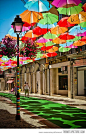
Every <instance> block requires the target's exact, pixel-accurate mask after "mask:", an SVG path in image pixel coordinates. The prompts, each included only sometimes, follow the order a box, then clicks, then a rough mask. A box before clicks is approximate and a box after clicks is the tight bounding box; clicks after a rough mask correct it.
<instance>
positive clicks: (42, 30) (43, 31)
mask: <svg viewBox="0 0 86 135" xmlns="http://www.w3.org/2000/svg"><path fill="white" fill-rule="evenodd" d="M32 31H33V34H36V35H44V34H46V33H47V32H48V31H50V29H47V28H40V27H39V26H37V27H35V28H34V29H33V30H32Z"/></svg>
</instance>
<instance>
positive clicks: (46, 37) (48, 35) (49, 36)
mask: <svg viewBox="0 0 86 135" xmlns="http://www.w3.org/2000/svg"><path fill="white" fill-rule="evenodd" d="M56 37H57V35H55V34H51V33H50V32H48V33H46V34H45V35H44V36H43V38H45V39H54V38H56Z"/></svg>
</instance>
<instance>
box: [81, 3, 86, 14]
mask: <svg viewBox="0 0 86 135" xmlns="http://www.w3.org/2000/svg"><path fill="white" fill-rule="evenodd" d="M82 8H83V10H84V11H85V12H86V3H85V4H84V5H83V6H82Z"/></svg>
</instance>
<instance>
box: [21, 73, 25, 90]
mask: <svg viewBox="0 0 86 135" xmlns="http://www.w3.org/2000/svg"><path fill="white" fill-rule="evenodd" d="M21 76H22V91H23V92H24V87H23V86H24V83H25V82H24V74H21Z"/></svg>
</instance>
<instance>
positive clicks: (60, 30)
mask: <svg viewBox="0 0 86 135" xmlns="http://www.w3.org/2000/svg"><path fill="white" fill-rule="evenodd" d="M66 31H68V28H67V27H60V26H59V25H57V26H56V27H54V28H51V33H52V34H62V33H64V32H66Z"/></svg>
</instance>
